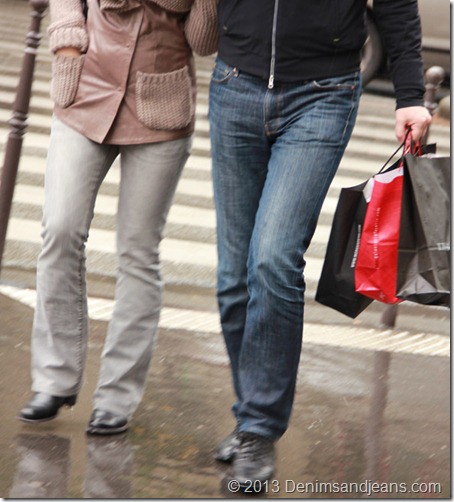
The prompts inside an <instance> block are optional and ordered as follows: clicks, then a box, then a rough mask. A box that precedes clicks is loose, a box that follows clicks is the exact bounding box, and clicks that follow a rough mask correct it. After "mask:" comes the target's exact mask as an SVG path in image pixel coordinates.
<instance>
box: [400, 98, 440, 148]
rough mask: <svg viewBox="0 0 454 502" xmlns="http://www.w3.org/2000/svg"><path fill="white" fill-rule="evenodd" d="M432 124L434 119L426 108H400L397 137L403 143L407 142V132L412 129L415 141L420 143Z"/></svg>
mask: <svg viewBox="0 0 454 502" xmlns="http://www.w3.org/2000/svg"><path fill="white" fill-rule="evenodd" d="M431 122H432V117H431V115H430V113H429V111H428V110H427V108H425V107H424V106H409V107H407V108H399V109H398V110H396V127H395V132H396V137H397V139H398V141H399V142H400V143H402V142H403V141H404V140H405V136H406V132H407V130H408V129H410V130H411V137H412V139H413V141H419V140H421V138H422V137H423V136H424V134H425V133H426V131H427V128H428V127H429V125H430V123H431Z"/></svg>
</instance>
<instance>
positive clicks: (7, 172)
mask: <svg viewBox="0 0 454 502" xmlns="http://www.w3.org/2000/svg"><path fill="white" fill-rule="evenodd" d="M29 3H30V5H31V7H32V13H31V16H32V21H31V24H30V31H29V32H28V33H27V38H26V48H25V51H24V52H25V54H24V58H23V61H22V69H21V73H20V77H19V83H18V86H17V91H16V99H15V102H14V105H13V116H12V118H11V119H10V120H9V121H8V123H9V124H10V126H11V132H10V133H9V135H8V140H7V142H6V148H5V156H4V161H3V168H2V174H1V179H0V273H1V267H2V257H3V251H4V249H5V241H6V231H7V228H8V220H9V215H10V212H11V205H12V201H13V194H14V187H15V184H16V178H17V170H18V167H19V159H20V155H21V150H22V141H23V136H24V134H25V129H26V128H27V117H28V111H29V106H30V97H31V88H32V82H33V74H34V70H35V60H36V54H37V53H38V47H39V45H40V42H41V34H40V27H41V20H42V19H43V17H44V15H45V11H46V9H47V7H48V4H49V2H48V0H30V2H29Z"/></svg>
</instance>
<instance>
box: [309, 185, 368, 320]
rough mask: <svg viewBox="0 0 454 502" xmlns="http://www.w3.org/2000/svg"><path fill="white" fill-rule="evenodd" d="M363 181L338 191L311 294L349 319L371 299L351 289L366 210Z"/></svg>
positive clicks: (356, 314)
mask: <svg viewBox="0 0 454 502" xmlns="http://www.w3.org/2000/svg"><path fill="white" fill-rule="evenodd" d="M366 183H367V182H364V183H361V184H360V185H357V186H354V187H349V188H342V190H341V193H340V197H339V201H338V203H337V207H336V212H335V213H334V218H333V224H332V228H331V233H330V237H329V241H328V247H327V250H326V256H325V261H324V263H323V269H322V274H321V276H320V280H319V283H318V286H317V292H316V294H315V300H316V301H317V302H319V303H322V304H323V305H326V306H328V307H332V308H333V309H335V310H338V311H339V312H342V313H343V314H345V315H347V316H349V317H353V318H355V317H357V316H358V315H359V314H360V313H361V312H362V311H363V310H364V309H365V308H366V307H367V306H368V305H370V304H371V303H372V301H373V300H372V299H371V298H367V297H366V296H363V295H361V294H360V293H357V292H356V291H355V264H356V258H357V253H358V247H359V241H360V237H361V230H362V225H363V222H364V217H365V215H366V209H367V202H366V199H365V198H364V195H363V189H364V187H365V186H366Z"/></svg>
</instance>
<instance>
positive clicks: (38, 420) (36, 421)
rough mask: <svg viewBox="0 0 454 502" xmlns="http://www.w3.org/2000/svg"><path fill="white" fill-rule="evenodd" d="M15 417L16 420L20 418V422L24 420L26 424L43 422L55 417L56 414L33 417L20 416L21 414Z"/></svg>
mask: <svg viewBox="0 0 454 502" xmlns="http://www.w3.org/2000/svg"><path fill="white" fill-rule="evenodd" d="M16 418H17V420H20V421H21V422H25V423H27V424H40V423H43V422H50V421H51V420H53V419H54V418H57V415H52V416H51V417H46V418H35V419H33V418H25V417H21V416H18V417H16Z"/></svg>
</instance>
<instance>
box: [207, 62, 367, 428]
mask: <svg viewBox="0 0 454 502" xmlns="http://www.w3.org/2000/svg"><path fill="white" fill-rule="evenodd" d="M267 84H268V82H267V81H266V80H262V79H260V78H256V77H253V76H251V75H248V74H246V73H243V72H241V71H238V70H237V69H236V68H232V67H230V66H229V65H227V64H225V63H224V62H222V61H221V60H219V59H218V60H217V62H216V66H215V69H214V71H213V75H212V80H211V86H210V112H209V115H210V130H211V133H210V134H211V147H212V157H213V182H214V194H215V204H216V215H217V238H218V258H219V267H218V301H219V308H220V315H221V324H222V329H223V334H224V338H225V342H226V346H227V351H228V354H229V357H230V361H231V367H232V374H233V383H234V387H235V391H236V394H237V398H238V401H237V403H236V404H235V405H234V407H233V410H234V414H235V416H236V418H237V420H238V423H239V427H240V431H249V432H255V433H257V434H261V435H264V436H268V437H272V438H279V437H280V436H281V435H282V434H283V433H284V432H285V430H286V428H287V426H288V421H289V418H290V413H291V409H292V405H293V399H294V393H295V384H296V376H297V370H298V363H299V359H300V352H301V342H302V330H303V311H304V291H305V282H304V275H303V273H304V266H305V260H304V253H305V252H306V250H307V248H308V246H309V243H310V241H311V238H312V235H313V233H314V230H315V227H316V224H317V220H318V216H319V213H320V210H321V206H322V203H323V200H324V198H325V196H326V193H327V191H328V188H329V185H330V183H331V181H332V179H333V177H334V174H335V173H336V170H337V168H338V165H339V163H340V160H341V158H342V155H343V153H344V150H345V148H346V146H347V143H348V141H349V139H350V136H351V132H352V129H353V125H354V122H355V119H356V114H357V108H358V102H359V96H360V92H361V76H360V74H359V73H352V74H348V75H345V76H342V77H335V78H329V79H323V80H320V81H307V82H298V83H291V84H288V83H287V84H277V85H275V87H274V88H273V89H268V87H267Z"/></svg>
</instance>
